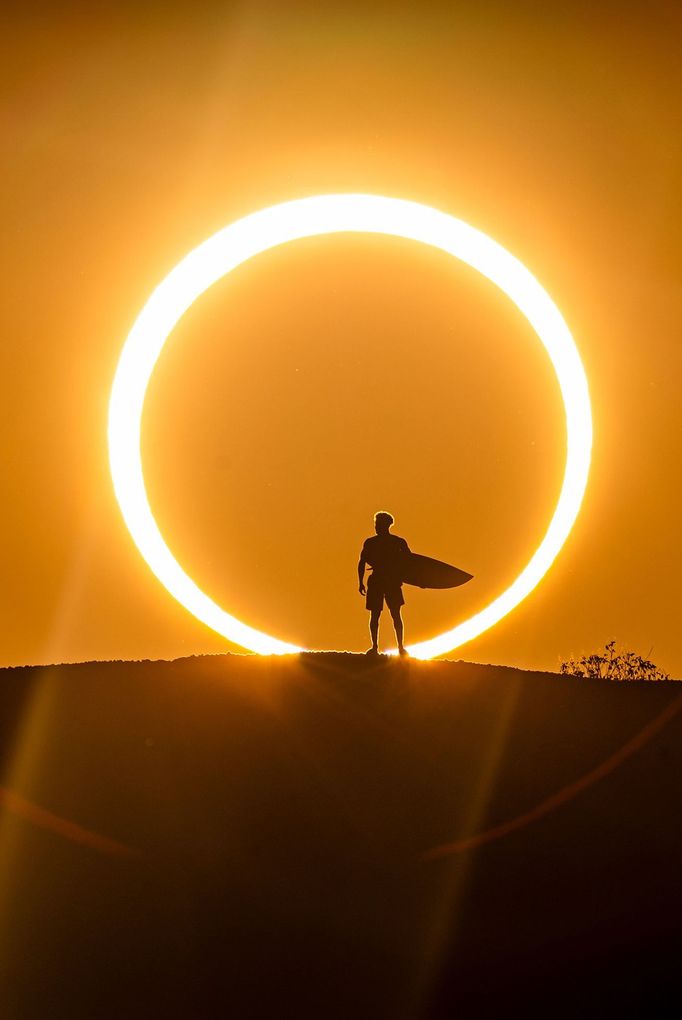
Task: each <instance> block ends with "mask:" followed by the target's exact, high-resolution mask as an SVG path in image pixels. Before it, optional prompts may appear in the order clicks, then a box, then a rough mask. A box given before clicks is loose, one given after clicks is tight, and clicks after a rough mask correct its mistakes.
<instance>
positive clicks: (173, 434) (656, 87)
mask: <svg viewBox="0 0 682 1020" xmlns="http://www.w3.org/2000/svg"><path fill="white" fill-rule="evenodd" d="M149 10H150V9H149V8H147V13H145V14H140V13H139V12H138V11H137V10H136V9H135V7H134V6H133V5H130V6H126V5H123V6H122V7H119V9H118V11H117V12H115V13H111V14H106V15H102V14H83V12H82V10H77V9H76V8H75V7H74V8H73V9H72V10H71V12H69V9H68V5H67V7H65V8H61V9H60V11H59V12H58V14H57V13H55V12H52V13H50V11H49V9H47V8H46V9H45V11H43V12H40V11H39V10H38V9H36V8H33V9H32V13H30V14H23V15H13V16H12V18H11V19H10V20H9V21H8V23H7V26H6V29H5V31H4V32H3V39H2V42H1V43H0V45H1V46H2V48H3V54H2V58H3V71H4V76H5V81H6V86H5V89H4V94H5V99H4V103H3V108H2V117H3V132H2V136H1V137H2V142H1V144H2V146H3V154H2V160H1V161H0V174H2V189H1V192H0V201H2V203H3V241H2V256H1V257H2V280H3V284H2V287H3V302H2V320H3V321H2V324H3V330H2V341H1V347H0V358H1V359H2V365H1V366H0V367H1V369H2V371H1V372H0V386H1V387H2V401H1V403H0V415H1V416H2V436H3V439H2V447H1V454H0V456H1V457H2V463H1V465H0V466H1V468H2V477H3V483H4V500H3V509H2V516H3V528H2V531H1V532H0V560H1V562H2V570H3V579H4V581H5V583H4V584H3V586H2V589H1V590H0V599H2V606H1V607H0V609H1V614H2V621H3V624H2V628H1V629H0V662H1V663H2V664H11V663H20V662H44V661H59V660H78V659H87V658H114V657H122V658H127V657H171V656H174V655H180V654H190V653H193V652H200V651H219V650H222V649H223V648H225V647H226V646H225V643H224V642H223V641H222V640H221V639H220V638H219V637H217V636H216V635H214V634H212V633H211V632H210V631H208V630H207V629H206V628H204V627H203V626H202V625H201V624H199V623H198V622H196V621H195V620H193V619H192V618H191V617H190V616H189V615H188V614H186V613H185V611H184V610H183V609H182V608H181V607H180V606H178V605H177V604H176V603H175V602H174V601H173V600H171V599H170V598H169V597H168V595H167V594H166V593H165V592H164V590H163V589H162V588H161V586H160V585H159V584H158V582H157V581H156V580H155V579H154V577H153V576H152V575H151V574H150V572H149V571H148V569H147V567H146V566H145V564H144V562H142V560H141V559H140V557H139V555H138V553H137V551H136V549H135V547H134V546H133V544H132V542H131V540H130V538H129V536H128V533H127V531H126V529H125V527H124V525H123V523H122V521H121V519H120V515H119V513H118V508H117V506H116V502H115V499H114V495H113V491H112V487H111V483H110V480H109V476H108V465H107V455H106V411H107V401H108V396H109V388H110V384H111V379H112V377H113V373H114V368H115V365H116V361H117V359H118V355H119V353H120V348H121V345H122V343H123V340H124V338H125V336H126V334H127V332H128V330H129V329H130V326H131V325H132V322H133V320H134V318H135V316H136V315H137V313H138V311H139V309H140V307H141V306H142V304H143V303H144V301H145V300H146V298H147V296H148V295H149V293H150V291H151V290H152V288H153V287H154V286H155V285H156V284H157V283H158V281H159V280H160V279H161V278H162V277H163V276H164V275H165V274H166V273H167V272H168V271H169V270H170V269H171V268H172V266H173V265H174V264H175V263H176V262H177V261H178V260H179V259H180V258H181V257H182V256H183V255H184V254H185V253H186V252H187V251H188V250H189V249H191V248H192V247H193V246H195V245H196V244H198V243H199V242H200V241H202V240H203V239H204V238H205V237H207V236H209V235H210V234H212V233H214V232H215V231H216V230H217V229H218V228H220V227H221V226H223V225H224V224H225V223H228V222H230V221H231V220H234V219H236V218H238V217H239V216H242V215H244V214H245V213H247V212H250V211H252V210H253V209H257V208H262V207H263V206H266V205H271V204H273V203H276V202H281V201H285V200H287V199H291V198H298V197H302V196H304V195H308V194H314V193H321V192H330V191H363V192H375V193H383V194H394V195H400V196H403V197H406V198H411V199H414V200H416V201H420V202H425V203H427V204H429V205H434V206H437V207H438V208H442V209H445V210H447V211H448V212H450V213H452V214H453V215H455V216H458V217H460V218H461V219H463V220H465V221H466V222H469V223H471V224H473V225H474V226H477V227H479V228H480V229H481V230H483V231H485V232H486V233H488V234H489V235H491V236H492V237H494V238H496V239H497V240H498V241H500V243H502V244H503V245H504V246H505V247H506V248H508V249H509V250H510V251H512V252H513V253H514V254H515V255H516V256H518V258H520V259H521V260H522V261H523V262H524V263H525V264H526V265H527V266H528V268H529V269H530V270H531V271H532V272H533V273H534V274H535V275H536V276H537V278H538V279H539V281H540V283H541V284H542V285H543V286H544V287H545V288H546V289H547V290H548V292H549V293H550V294H551V295H552V297H553V299H554V300H555V301H556V303H557V305H558V306H559V308H560V309H561V311H562V313H563V314H564V316H565V317H566V320H567V322H568V325H569V327H570V328H571V331H572V333H573V335H574V337H575V339H576V341H577V343H578V346H579V348H580V352H581V356H582V358H583V362H584V364H585V368H586V370H587V374H588V377H589V380H590V388H591V395H592V400H593V409H594V415H595V446H594V459H593V468H592V476H591V480H590V485H589V488H588V492H587V498H586V501H585V505H584V509H583V512H582V513H581V516H580V517H579V519H578V522H577V525H576V528H575V529H574V531H573V533H572V535H571V537H570V538H569V541H568V543H567V544H566V546H565V548H564V550H563V551H562V553H561V554H560V557H559V559H558V561H557V563H556V564H555V566H554V567H553V569H552V571H551V573H550V574H549V575H548V577H547V578H546V579H545V580H544V581H543V582H542V584H541V586H540V587H539V588H538V590H537V591H536V592H535V593H534V594H533V595H532V596H531V597H530V598H529V599H528V600H527V601H526V602H525V603H524V604H523V605H522V606H521V607H520V608H518V609H517V610H516V611H515V612H514V613H513V614H512V615H511V616H509V617H508V618H507V619H506V620H505V621H504V622H503V623H502V624H500V625H499V626H498V627H497V628H496V629H494V630H493V631H491V632H489V633H488V634H486V635H483V636H482V637H480V638H478V639H477V640H476V641H474V642H472V643H471V644H469V645H467V646H465V647H464V648H463V649H462V650H461V652H460V653H458V654H462V655H464V656H465V657H466V658H472V659H478V660H485V661H497V662H506V663H510V664H519V665H524V666H536V667H543V666H544V667H548V668H556V666H557V663H558V661H559V660H560V658H561V657H562V656H567V655H570V654H575V653H580V652H583V651H588V650H593V649H594V648H595V647H596V646H598V645H599V644H600V643H603V642H604V641H606V640H608V639H610V638H611V637H616V638H618V639H619V640H620V641H622V642H623V643H625V644H628V645H629V646H632V647H635V648H636V649H638V650H640V651H642V652H644V653H646V652H648V651H649V649H650V648H652V646H653V652H652V656H653V657H654V658H655V659H656V661H657V662H658V663H659V664H660V665H661V666H662V667H664V668H666V669H668V670H669V671H671V672H673V673H675V674H677V675H680V674H682V634H681V633H680V629H679V626H678V617H679V596H678V595H677V587H678V582H677V576H678V574H679V571H680V568H681V567H682V562H681V560H682V556H681V554H680V541H679V538H678V529H679V520H680V511H681V510H682V506H681V504H682V499H681V494H680V483H679V480H678V474H679V471H678V467H677V465H678V464H679V462H680V455H681V454H682V429H680V421H679V395H678V394H679V378H680V369H681V368H682V364H681V363H682V353H681V352H680V348H679V339H678V338H679V321H680V311H681V310H682V309H681V308H680V303H681V302H680V297H679V286H678V280H679V267H680V250H679V245H680V241H679V232H678V229H677V226H678V223H679V180H680V170H681V160H680V151H679V131H678V124H679V107H678V105H677V100H676V97H677V96H678V95H679V85H680V81H679V78H680V72H679V68H678V60H677V54H676V46H675V43H674V40H675V37H676V35H677V32H676V29H679V27H680V25H679V15H678V14H677V13H676V12H675V9H674V8H673V6H671V5H663V4H659V5H657V4H653V5H649V6H647V8H646V11H644V10H642V9H640V11H639V13H634V12H631V11H630V10H629V9H628V8H627V7H623V6H622V5H621V6H618V7H615V6H614V7H613V8H608V7H600V10H599V11H597V12H595V11H594V10H593V9H592V8H591V7H590V6H589V5H588V4H574V5H569V6H562V7H561V9H560V10H559V9H558V8H552V9H551V10H548V11H547V12H544V13H543V12H542V11H539V10H538V9H537V6H536V5H528V6H527V7H524V5H520V6H517V7H516V8H515V10H514V13H513V14H512V13H511V12H510V11H508V10H507V8H506V6H504V5H500V6H499V7H498V8H490V7H488V8H486V10H485V12H482V11H480V10H479V8H478V7H477V6H476V5H473V4H471V5H457V7H456V11H454V12H451V13H447V14H446V13H443V12H441V11H440V10H439V8H437V7H433V8H429V6H428V5H426V6H425V7H423V8H420V9H419V11H418V12H417V11H416V10H414V11H411V10H409V9H408V7H407V6H400V5H395V4H391V5H390V6H389V5H385V6H383V5H381V4H380V5H373V12H372V13H371V14H367V13H366V12H365V11H364V8H363V6H361V5H359V4H358V5H356V6H352V5H349V6H347V7H346V8H344V11H343V12H340V11H337V12H336V13H331V12H323V13H321V11H320V10H319V9H318V6H315V5H312V4H294V5H287V4H277V5H263V4H243V5H235V6H233V7H226V5H224V4H223V5H216V6H215V7H214V8H211V7H210V6H208V7H204V8H203V10H202V12H196V11H190V10H186V11H183V10H180V9H178V10H175V9H174V8H172V7H171V8H163V10H162V9H161V8H159V9H158V11H156V12H153V13H150V12H149ZM236 435H238V436H239V437H240V443H239V446H237V445H236V444H235V443H234V441H233V437H234V436H236ZM207 437H211V438H210V441H209V442H207ZM564 441H565V436H564V432H563V419H562V409H561V401H560V396H559V394H558V390H557V387H556V382H555V380H554V378H553V374H552V370H551V365H549V363H548V359H547V358H546V355H545V354H544V352H543V351H542V348H541V345H540V344H539V343H538V341H537V338H536V337H535V336H534V334H533V332H532V330H531V329H530V327H529V326H528V324H527V323H525V322H524V320H523V319H522V317H521V316H520V315H519V314H518V312H516V311H515V309H514V308H513V306H511V305H510V303H509V302H508V301H507V300H506V299H505V298H504V297H503V296H501V295H500V294H499V293H497V292H496V290H495V288H494V287H493V286H492V285H490V284H487V283H486V281H481V280H480V279H478V278H477V277H476V274H475V273H473V272H472V271H471V270H468V269H467V268H466V267H461V268H459V269H458V268H456V267H454V266H453V265H452V260H451V259H448V258H447V257H446V256H444V255H442V254H440V253H437V252H428V251H422V250H420V249H419V248H417V247H416V246H414V245H410V244H409V243H408V242H401V241H399V240H392V239H387V238H369V239H368V238H361V237H359V236H356V237H351V236H349V237H344V238H342V239H339V238H331V237H330V238H318V239H308V240H306V241H303V242H299V243H297V245H296V250H295V251H294V250H293V249H292V250H291V251H287V252H286V253H284V251H283V250H281V251H273V252H269V253H267V254H265V255H263V256H260V257H259V259H258V260H255V261H254V262H252V263H251V264H246V265H244V266H242V267H240V269H239V270H237V271H236V272H235V273H233V274H230V277H229V278H228V279H226V280H225V281H221V282H220V283H219V284H217V285H216V286H215V287H214V288H213V289H212V291H211V292H210V293H209V294H207V295H205V296H204V297H203V298H202V299H201V300H200V301H199V302H197V304H196V306H195V307H193V308H192V309H191V310H190V312H189V313H188V314H187V316H186V317H185V318H184V319H183V321H182V322H181V323H180V324H179V325H178V327H177V329H176V330H175V331H174V333H173V336H172V337H171V340H170V341H169V343H168V345H167V348H166V349H165V350H164V353H163V355H162V358H161V361H160V363H159V367H158V369H157V371H156V372H155V375H154V379H153V382H152V386H151V387H150V392H149V397H148V404H147V407H146V410H145V417H144V420H143V451H142V452H143V457H144V463H145V473H146V477H147V483H148V488H149V493H150V498H151V500H152V504H153V506H154V508H155V511H156V512H157V519H159V523H160V524H161V526H162V530H163V532H164V534H165V535H167V537H168V539H169V541H170V540H171V539H172V544H173V549H174V550H177V555H178V557H179V558H180V559H181V562H183V564H186V565H187V567H188V569H189V568H191V573H192V576H194V577H195V578H196V579H197V581H200V582H201V584H202V586H203V587H204V589H205V590H207V591H209V592H210V594H211V595H212V597H214V598H216V600H217V601H219V602H220V603H221V604H225V605H230V606H231V607H233V609H234V612H235V613H236V614H237V615H239V614H242V615H243V618H244V619H247V620H249V622H251V623H253V625H254V626H259V627H262V629H264V630H266V631H267V632H271V633H275V634H277V635H279V636H281V637H283V638H287V639H290V640H294V641H296V642H297V643H304V644H312V645H313V646H315V647H330V646H331V647H348V648H353V649H356V650H357V649H361V648H364V647H365V646H366V635H365V629H366V619H365V616H366V614H365V610H364V608H363V605H362V601H361V599H360V597H359V595H358V594H357V591H356V583H355V563H356V560H357V553H358V551H359V547H360V545H361V542H362V540H363V539H364V538H365V537H366V536H367V535H368V534H369V533H370V531H371V514H372V513H373V512H374V510H375V509H377V508H379V507H386V508H388V509H390V510H391V512H392V513H393V514H394V515H395V517H396V526H395V531H396V532H397V533H398V534H402V535H404V536H405V537H406V538H407V539H408V541H409V542H410V545H411V546H412V548H415V549H418V550H419V551H423V552H426V553H428V554H431V555H436V556H439V557H441V558H443V559H447V560H449V561H451V562H454V563H457V564H458V565H460V566H462V567H463V568H465V569H468V570H471V571H472V572H473V573H474V574H475V575H476V581H475V582H472V583H471V585H470V586H467V588H466V589H461V590H459V591H457V590H455V591H453V592H449V593H422V592H414V591H411V590H410V589H408V591H407V595H408V605H407V609H406V612H405V617H406V622H407V627H408V628H410V632H409V635H410V636H409V640H415V639H419V638H423V637H427V636H429V635H430V634H432V633H434V632H437V631H438V630H439V629H444V628H445V626H449V625H452V622H453V621H455V620H456V618H457V616H458V614H461V616H462V618H463V617H464V616H465V615H470V614H471V613H472V612H475V611H476V610H477V609H479V608H481V607H482V606H483V605H485V603H486V602H487V601H489V600H490V598H491V596H492V595H493V594H494V593H496V592H498V591H499V590H501V588H502V586H503V585H504V584H505V583H506V582H508V581H510V580H512V579H513V577H514V576H515V574H516V573H518V570H519V568H520V567H521V566H522V565H523V563H524V562H525V560H526V559H527V557H528V555H529V553H530V552H532V549H533V547H534V544H535V543H536V542H537V538H538V535H539V534H540V533H541V531H542V529H543V527H544V526H546V524H547V522H548V518H549V516H550V514H551V511H552V508H553V505H554V503H555V502H556V498H557V494H558V489H559V486H560V483H561V472H562V468H563V450H564ZM245 451H246V452H245ZM444 465H447V466H444ZM228 647H229V646H228Z"/></svg>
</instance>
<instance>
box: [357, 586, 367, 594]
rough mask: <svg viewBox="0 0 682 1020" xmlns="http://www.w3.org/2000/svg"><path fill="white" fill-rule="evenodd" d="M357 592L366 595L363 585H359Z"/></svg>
mask: <svg viewBox="0 0 682 1020" xmlns="http://www.w3.org/2000/svg"><path fill="white" fill-rule="evenodd" d="M358 591H359V592H360V594H361V595H366V594H367V589H366V588H365V586H364V584H361V585H360V587H359V588H358Z"/></svg>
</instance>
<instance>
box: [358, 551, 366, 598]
mask: <svg viewBox="0 0 682 1020" xmlns="http://www.w3.org/2000/svg"><path fill="white" fill-rule="evenodd" d="M366 564H367V560H366V559H365V547H364V545H363V547H362V552H361V553H360V559H359V560H358V591H359V592H360V594H361V595H366V594H367V589H366V588H365V566H366Z"/></svg>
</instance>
